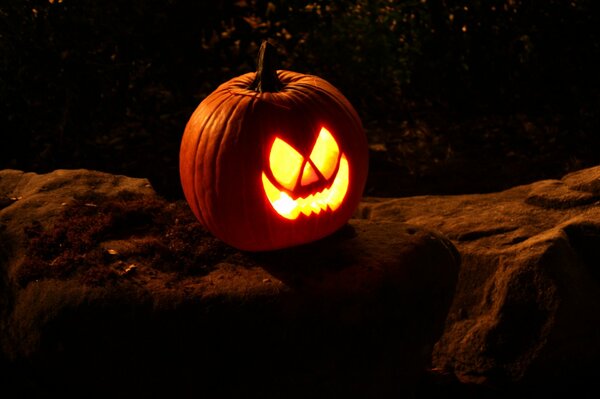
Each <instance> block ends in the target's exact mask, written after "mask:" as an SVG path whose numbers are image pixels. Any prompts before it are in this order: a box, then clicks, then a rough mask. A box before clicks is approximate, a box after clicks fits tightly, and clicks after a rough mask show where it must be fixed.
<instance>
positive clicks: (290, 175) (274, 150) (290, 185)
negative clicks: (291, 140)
mask: <svg viewBox="0 0 600 399" xmlns="http://www.w3.org/2000/svg"><path fill="white" fill-rule="evenodd" d="M303 161H304V157H303V156H302V155H301V154H300V153H299V152H298V151H296V150H295V149H294V148H293V147H292V146H291V145H289V144H288V143H286V142H285V141H283V140H281V139H280V138H279V137H277V138H276V139H275V141H274V142H273V146H272V147H271V153H270V154H269V165H270V166H271V172H272V173H273V177H275V180H277V181H278V182H279V184H281V185H282V186H283V187H285V188H287V189H288V190H293V189H294V188H295V187H296V182H297V181H298V176H299V175H300V168H301V167H302V162H303Z"/></svg>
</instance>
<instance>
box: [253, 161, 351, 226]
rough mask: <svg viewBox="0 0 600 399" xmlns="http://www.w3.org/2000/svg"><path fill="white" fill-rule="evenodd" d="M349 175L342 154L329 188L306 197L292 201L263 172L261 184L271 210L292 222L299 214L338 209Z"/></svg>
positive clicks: (346, 188)
mask: <svg viewBox="0 0 600 399" xmlns="http://www.w3.org/2000/svg"><path fill="white" fill-rule="evenodd" d="M349 174H350V171H349V167H348V159H346V156H345V155H344V154H342V156H341V157H340V166H339V169H338V172H337V175H336V177H335V180H334V181H333V183H331V186H329V188H326V189H324V190H323V191H320V192H318V193H314V194H311V195H309V196H308V197H305V198H296V199H293V198H292V197H290V196H289V195H288V194H287V193H286V192H284V191H281V190H279V189H278V188H277V187H275V186H274V185H273V183H271V181H270V180H269V178H268V177H267V175H266V174H265V173H264V172H263V174H262V182H263V187H264V189H265V194H267V198H268V199H269V202H270V203H271V206H273V209H275V211H276V212H277V213H278V214H280V215H281V216H283V217H284V218H286V219H290V220H293V219H296V218H298V216H300V214H301V213H302V214H304V215H306V216H310V215H311V214H312V213H315V214H319V213H320V212H321V211H326V210H327V208H329V209H331V210H332V211H335V210H336V209H338V208H339V207H340V205H342V201H343V200H344V197H345V196H346V192H347V191H348V181H349Z"/></svg>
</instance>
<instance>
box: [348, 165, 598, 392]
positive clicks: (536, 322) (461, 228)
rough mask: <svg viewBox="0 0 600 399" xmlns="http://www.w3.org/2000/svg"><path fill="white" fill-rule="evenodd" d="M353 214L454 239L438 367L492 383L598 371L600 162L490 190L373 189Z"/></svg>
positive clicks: (550, 380)
mask: <svg viewBox="0 0 600 399" xmlns="http://www.w3.org/2000/svg"><path fill="white" fill-rule="evenodd" d="M357 214H358V215H359V216H360V217H363V218H365V219H366V220H370V221H372V222H379V223H389V222H401V223H409V224H412V225H416V226H420V227H423V228H426V229H431V230H434V231H439V232H441V233H442V234H444V235H446V236H447V237H449V238H450V239H451V240H452V242H453V243H454V244H455V246H456V247H457V248H458V250H459V252H460V254H461V258H462V264H461V271H460V275H459V282H458V285H457V290H456V296H455V298H454V301H453V305H452V307H451V310H450V313H449V316H448V319H447V322H446V327H445V331H444V334H443V336H442V338H441V340H440V341H439V342H438V343H437V344H436V347H435V349H434V362H433V365H434V366H435V367H437V368H439V369H443V370H448V371H452V372H454V373H455V374H456V375H457V376H458V377H459V378H460V380H461V381H463V382H466V383H476V384H490V385H492V386H496V387H498V386H507V385H510V384H512V385H515V386H529V387H540V386H545V387H546V388H547V389H548V390H552V389H554V388H553V387H554V386H559V385H562V386H563V387H564V386H571V385H572V386H581V384H587V386H588V387H589V386H590V384H591V383H592V381H595V380H597V377H598V376H599V375H600V366H598V364H597V359H598V357H599V356H600V167H595V168H591V169H586V170H582V171H579V172H576V173H572V174H569V175H567V176H565V177H564V178H563V179H561V180H546V181H539V182H536V183H533V184H530V185H524V186H518V187H515V188H512V189H509V190H506V191H503V192H499V193H492V194H483V195H457V196H422V197H412V198H399V199H377V198H372V199H367V200H366V201H365V202H363V203H362V204H361V208H360V209H359V210H358V211H357ZM571 393H572V392H571ZM532 396H533V397H536V395H532ZM580 397H581V396H580Z"/></svg>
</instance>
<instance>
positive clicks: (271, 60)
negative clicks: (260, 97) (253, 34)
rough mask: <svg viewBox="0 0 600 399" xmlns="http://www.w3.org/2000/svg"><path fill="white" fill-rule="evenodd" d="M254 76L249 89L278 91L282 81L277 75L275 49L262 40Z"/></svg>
mask: <svg viewBox="0 0 600 399" xmlns="http://www.w3.org/2000/svg"><path fill="white" fill-rule="evenodd" d="M257 63H258V67H257V68H256V77H255V78H254V81H253V82H252V84H251V85H250V87H249V89H250V90H254V91H257V92H259V93H264V92H274V91H279V90H281V89H282V88H283V83H281V80H279V78H278V77H277V49H276V48H275V46H273V45H272V44H271V43H269V42H268V41H266V40H264V41H263V42H262V44H261V45H260V50H258V61H257Z"/></svg>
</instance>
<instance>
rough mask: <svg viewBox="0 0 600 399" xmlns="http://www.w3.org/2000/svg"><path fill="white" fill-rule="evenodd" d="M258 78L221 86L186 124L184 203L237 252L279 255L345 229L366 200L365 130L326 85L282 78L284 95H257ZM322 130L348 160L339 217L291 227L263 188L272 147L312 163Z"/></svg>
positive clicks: (323, 216)
mask: <svg viewBox="0 0 600 399" xmlns="http://www.w3.org/2000/svg"><path fill="white" fill-rule="evenodd" d="M255 75H256V73H254V72H251V73H247V74H245V75H242V76H239V77H236V78H234V79H231V80H230V81H228V82H226V83H224V84H222V85H221V86H219V87H218V88H217V90H215V91H214V92H213V93H212V94H210V95H209V96H208V97H207V98H206V99H205V100H204V101H202V102H201V103H200V105H199V106H198V108H197V109H196V110H195V111H194V113H193V114H192V116H191V118H190V120H189V122H188V123H187V126H186V128H185V132H184V135H183V139H182V142H181V151H180V177H181V184H182V186H183V192H184V194H185V197H186V199H187V202H188V203H189V205H190V207H191V209H192V211H193V212H194V214H195V215H196V217H197V218H198V220H199V221H200V223H202V225H203V226H204V227H205V228H206V229H207V230H209V231H210V232H212V233H213V234H214V235H215V236H216V237H218V238H220V239H221V240H223V241H224V242H226V243H228V244H229V245H231V246H234V247H236V248H238V249H242V250H248V251H265V250H274V249H279V248H285V247H290V246H294V245H300V244H304V243H308V242H311V241H314V240H317V239H320V238H322V237H325V236H327V235H329V234H331V233H333V232H334V231H336V230H338V229H339V228H340V227H341V226H343V225H344V224H345V223H346V222H347V221H348V219H349V218H350V217H351V215H352V213H353V212H354V210H355V208H356V207H357V205H358V203H359V201H360V199H361V197H362V192H363V189H364V185H365V182H366V178H367V169H368V147H367V139H366V136H365V133H364V130H363V127H362V123H361V121H360V119H359V117H358V115H357V113H356V111H355V110H354V108H353V107H352V105H351V104H350V103H349V102H348V100H347V99H346V98H345V97H344V96H343V95H342V94H341V93H340V92H339V91H338V90H337V89H336V88H335V87H333V86H332V85H331V84H329V83H328V82H326V81H325V80H323V79H321V78H318V77H316V76H311V75H304V74H300V73H295V72H290V71H282V70H280V71H277V77H278V78H279V80H280V81H281V83H282V84H283V88H282V89H281V90H280V91H278V92H257V91H254V90H251V89H249V88H248V87H250V85H251V84H252V82H253V80H254V78H255ZM322 127H325V128H326V129H327V130H328V131H330V132H331V133H332V135H333V136H334V138H335V140H336V142H337V144H338V146H339V149H340V152H341V153H343V154H344V155H345V156H346V157H347V159H348V164H349V184H348V188H347V192H346V194H345V197H344V199H343V202H342V204H341V205H340V206H339V208H337V209H336V210H334V211H333V210H330V209H327V210H326V211H322V212H320V213H318V214H311V215H309V216H306V215H304V214H300V216H299V217H298V218H297V219H294V220H289V219H286V218H284V217H282V216H280V215H278V214H277V212H275V210H274V209H273V206H272V205H271V203H270V202H269V200H268V199H267V197H266V195H265V189H264V188H263V184H262V182H261V178H262V175H263V172H265V171H267V170H268V169H269V151H270V148H271V145H272V144H273V141H274V139H275V137H279V138H282V139H283V140H285V142H287V143H288V144H290V145H291V146H293V147H294V148H295V149H296V150H297V151H298V152H300V153H302V154H304V156H306V157H308V154H310V153H311V149H312V147H313V145H314V144H315V140H316V138H317V135H318V134H319V131H320V130H321V128H322ZM270 176H271V175H270ZM301 194H302V196H303V197H304V195H306V194H307V192H303V193H301Z"/></svg>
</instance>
